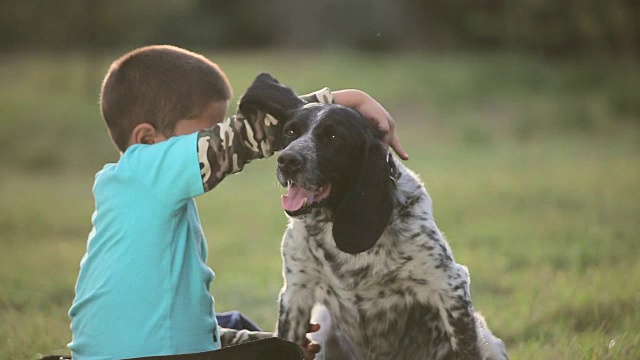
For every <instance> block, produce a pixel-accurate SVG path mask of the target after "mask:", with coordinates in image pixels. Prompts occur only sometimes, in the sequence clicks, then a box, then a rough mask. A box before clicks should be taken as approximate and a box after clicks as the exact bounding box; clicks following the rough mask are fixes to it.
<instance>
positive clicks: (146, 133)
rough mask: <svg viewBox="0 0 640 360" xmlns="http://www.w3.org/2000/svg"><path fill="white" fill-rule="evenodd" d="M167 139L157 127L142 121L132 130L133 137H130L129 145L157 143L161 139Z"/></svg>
mask: <svg viewBox="0 0 640 360" xmlns="http://www.w3.org/2000/svg"><path fill="white" fill-rule="evenodd" d="M164 140H167V138H166V136H164V135H163V134H162V133H160V132H159V131H158V130H156V128H155V127H154V126H153V125H151V124H149V123H142V124H138V125H136V127H134V128H133V130H132V131H131V138H130V139H129V145H133V144H147V145H151V144H155V143H157V142H160V141H164Z"/></svg>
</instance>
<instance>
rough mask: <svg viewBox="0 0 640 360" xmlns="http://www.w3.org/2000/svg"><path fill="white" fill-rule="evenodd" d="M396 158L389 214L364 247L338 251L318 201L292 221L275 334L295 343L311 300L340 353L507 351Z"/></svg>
mask: <svg viewBox="0 0 640 360" xmlns="http://www.w3.org/2000/svg"><path fill="white" fill-rule="evenodd" d="M396 166H397V169H398V175H397V176H398V178H397V180H396V186H397V187H396V189H395V192H394V203H395V206H394V210H393V213H392V215H391V221H390V222H389V226H388V227H387V228H386V229H385V231H384V233H383V234H382V236H381V237H380V239H379V240H378V242H377V243H376V245H374V247H373V248H371V249H370V250H368V251H366V252H363V253H360V254H356V255H351V254H346V253H343V252H341V251H340V250H338V249H337V248H336V245H335V243H334V240H333V236H332V231H331V229H332V222H331V216H330V214H328V212H329V210H327V209H325V208H316V209H313V210H312V212H311V213H310V214H309V215H307V216H306V217H303V218H300V219H298V218H293V219H292V220H291V222H290V224H289V227H288V229H287V231H286V233H285V235H284V239H283V244H282V249H283V257H284V276H285V283H286V284H285V287H284V288H283V290H282V293H281V296H280V317H279V322H278V324H279V325H278V336H280V337H283V338H285V339H289V340H291V341H294V342H300V341H301V340H302V339H303V337H304V336H305V333H306V330H307V326H308V325H307V324H308V323H309V320H310V314H311V310H312V308H313V306H314V305H315V303H316V302H317V303H320V304H323V305H325V306H326V307H327V309H328V311H329V313H330V314H331V317H332V322H333V324H334V326H335V329H334V331H335V332H336V333H338V334H339V335H338V339H339V341H340V342H341V346H342V349H340V351H342V352H346V355H347V358H351V359H408V360H409V359H506V358H507V356H506V351H505V348H504V345H503V344H502V341H500V340H499V339H497V338H496V337H494V336H493V335H492V334H491V332H490V331H489V329H488V328H487V327H486V324H485V323H484V320H483V319H482V318H481V317H480V316H478V315H476V314H475V313H474V311H473V305H472V303H471V298H470V296H469V274H468V271H467V269H466V267H464V266H462V265H459V264H457V263H456V262H455V261H454V258H453V255H452V253H451V249H450V248H449V246H448V244H447V242H446V240H445V239H444V237H443V235H442V234H441V232H440V231H439V230H438V227H437V226H436V224H435V222H434V220H433V214H432V206H431V199H430V198H429V195H428V194H427V192H426V191H425V188H424V186H423V185H422V183H421V182H420V180H419V179H418V178H417V176H416V175H415V174H413V173H412V172H411V171H410V170H408V169H407V168H405V167H404V166H402V164H400V163H398V164H397V165H396ZM325 351H326V353H327V356H328V357H327V359H331V353H330V349H325ZM334 351H336V350H334Z"/></svg>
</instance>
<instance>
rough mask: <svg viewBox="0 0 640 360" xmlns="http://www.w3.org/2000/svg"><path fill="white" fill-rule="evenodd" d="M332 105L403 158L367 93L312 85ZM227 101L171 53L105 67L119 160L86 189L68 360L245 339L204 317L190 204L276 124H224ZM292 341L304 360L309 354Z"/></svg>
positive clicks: (254, 151)
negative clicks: (368, 125) (86, 219)
mask: <svg viewBox="0 0 640 360" xmlns="http://www.w3.org/2000/svg"><path fill="white" fill-rule="evenodd" d="M280 88H283V87H280ZM276 90H277V89H276ZM332 98H333V100H334V101H335V102H336V103H339V104H342V105H345V106H349V107H352V108H354V109H356V110H359V111H361V112H362V113H363V114H364V115H365V116H368V117H370V118H372V120H373V121H375V122H376V123H377V124H378V125H379V127H380V128H381V129H383V130H384V131H385V132H386V134H387V139H388V142H389V143H390V145H391V146H392V147H393V148H394V150H396V152H397V153H398V154H399V155H400V156H401V157H403V158H406V153H404V151H403V150H402V148H401V147H400V144H399V142H398V139H397V137H395V135H394V132H393V128H394V122H393V120H392V119H391V117H390V116H389V114H388V113H387V112H386V111H385V110H384V109H383V108H382V107H381V106H380V105H379V104H378V103H377V102H376V101H375V100H373V99H372V98H371V97H369V96H368V95H366V94H364V93H362V92H359V91H357V90H343V91H339V92H334V93H331V92H329V91H328V89H324V90H321V91H320V92H317V93H314V94H311V95H309V96H307V97H306V100H307V101H331V100H332ZM230 99H231V86H230V85H229V82H228V80H227V79H226V77H225V75H224V73H223V72H222V71H221V70H220V69H219V68H218V67H217V66H216V65H215V64H213V63H212V62H210V61H209V60H207V59H206V58H204V57H203V56H201V55H198V54H195V53H192V52H189V51H186V50H183V49H180V48H176V47H172V46H150V47H144V48H140V49H137V50H134V51H132V52H130V53H128V54H126V55H124V56H122V57H121V58H119V59H118V60H116V61H115V62H114V63H113V64H112V65H111V68H110V69H109V71H108V73H107V75H106V77H105V80H104V82H103V85H102V90H101V94H100V100H101V111H102V116H103V118H104V120H105V122H106V125H107V129H108V131H109V135H110V136H111V139H112V140H113V143H114V144H115V146H116V147H117V148H118V150H119V151H120V153H121V157H120V160H119V161H118V163H116V164H107V165H105V166H104V168H103V169H102V170H101V171H99V172H98V173H97V174H96V179H95V183H94V187H93V192H94V196H95V206H96V209H95V212H94V213H93V216H92V223H93V229H92V231H91V233H90V234H89V238H88V241H87V252H86V254H85V255H84V257H83V258H82V261H81V263H80V273H79V275H78V280H77V284H76V296H75V299H74V301H73V305H72V306H71V309H70V310H69V316H70V317H71V330H72V333H73V339H72V341H71V343H70V344H69V348H70V349H71V351H72V354H73V358H74V359H75V360H84V359H122V358H135V357H144V356H152V355H174V354H186V353H198V352H205V351H210V350H215V349H218V348H220V347H221V346H222V345H228V342H233V341H236V342H237V341H238V339H240V338H242V339H246V336H235V335H236V334H233V333H226V332H225V330H224V329H220V328H219V327H218V324H217V322H216V317H215V311H214V300H213V297H212V296H211V294H210V293H209V288H210V284H211V281H212V280H213V279H214V273H213V271H212V270H211V269H210V268H209V267H208V266H207V264H206V258H207V244H206V241H205V238H204V235H203V232H202V228H201V225H200V220H199V217H198V212H197V209H196V205H195V201H194V197H196V196H198V195H201V194H203V193H205V192H207V191H210V190H211V189H213V188H214V187H215V186H216V185H217V184H218V183H220V181H222V180H223V179H224V178H225V177H226V176H227V175H229V174H232V173H236V172H239V171H241V170H242V168H243V166H244V165H245V164H246V163H248V162H250V161H251V160H254V159H259V158H264V157H268V156H270V155H272V154H273V152H274V151H276V150H278V149H277V148H274V146H272V145H274V144H276V143H278V142H279V136H280V131H281V129H282V125H283V124H282V122H280V124H278V125H275V124H274V123H273V121H272V118H270V117H268V116H267V115H266V114H265V113H264V112H262V111H258V112H257V114H252V115H250V116H248V117H245V116H244V115H243V114H240V113H238V115H237V117H230V118H227V119H226V120H225V119H224V116H225V114H226V111H227V107H228V105H229V100H230ZM313 330H316V328H315V327H314V328H312V329H311V331H313ZM256 336H257V337H265V336H273V334H270V333H261V334H256ZM221 337H222V338H225V339H226V338H230V339H235V340H231V341H227V343H224V342H225V341H222V342H223V344H221V340H222V339H221ZM253 338H255V337H253ZM300 345H301V346H303V349H304V350H305V354H306V355H307V356H313V352H317V351H318V347H317V345H314V344H311V345H309V344H300Z"/></svg>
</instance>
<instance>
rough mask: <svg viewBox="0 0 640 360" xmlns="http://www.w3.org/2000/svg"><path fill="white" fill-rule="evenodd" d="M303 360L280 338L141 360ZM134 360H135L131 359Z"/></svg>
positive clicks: (299, 354)
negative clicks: (202, 351) (196, 352)
mask: <svg viewBox="0 0 640 360" xmlns="http://www.w3.org/2000/svg"><path fill="white" fill-rule="evenodd" d="M143 359H144V360H265V359H279V360H302V359H304V354H303V353H302V349H301V348H300V347H299V346H298V345H296V344H294V343H292V342H288V341H285V340H282V339H278V338H269V339H263V340H256V341H251V342H247V343H244V344H240V345H235V346H230V347H228V348H224V349H220V350H215V351H208V352H204V353H199V354H185V355H169V356H152V357H145V358H139V360H143ZM130 360H133V359H130Z"/></svg>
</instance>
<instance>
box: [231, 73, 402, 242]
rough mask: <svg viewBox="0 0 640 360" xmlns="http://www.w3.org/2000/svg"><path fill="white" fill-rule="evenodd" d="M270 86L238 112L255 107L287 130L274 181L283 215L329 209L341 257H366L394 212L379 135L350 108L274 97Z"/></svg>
mask: <svg viewBox="0 0 640 360" xmlns="http://www.w3.org/2000/svg"><path fill="white" fill-rule="evenodd" d="M274 81H275V79H273V78H271V77H266V76H264V75H260V76H259V77H258V78H257V79H256V81H255V82H254V84H253V85H252V87H251V88H250V89H249V90H248V91H247V93H246V94H245V96H244V97H243V99H242V100H241V103H240V109H241V111H243V107H248V106H249V105H251V106H255V107H257V108H259V109H261V110H263V111H266V112H270V113H271V114H272V115H274V116H275V117H276V118H278V119H279V120H284V121H285V123H286V124H285V125H284V127H283V129H282V132H283V139H284V143H283V144H282V147H283V148H284V150H282V152H281V153H280V156H279V157H278V169H277V177H278V181H279V182H280V184H281V185H282V186H283V187H286V188H287V194H286V195H283V196H282V206H283V208H284V209H285V211H286V212H287V214H288V215H289V216H291V217H294V218H295V217H299V216H303V215H305V214H307V213H309V212H311V211H312V210H313V209H314V208H318V207H324V208H327V209H329V210H330V213H331V214H332V216H333V237H334V239H335V242H336V245H337V247H338V248H339V249H340V250H342V251H343V252H346V253H350V254H357V253H360V252H363V251H367V250H369V249H371V248H372V247H373V246H374V245H375V243H376V241H377V240H378V238H379V237H380V235H381V234H382V232H383V231H384V229H385V228H386V226H387V224H388V222H389V218H390V216H391V212H392V209H393V201H392V197H391V186H392V184H393V180H392V179H391V172H392V166H390V163H389V160H388V158H387V151H386V149H385V147H384V145H383V144H382V143H381V141H380V138H381V135H382V134H381V133H380V132H379V131H378V130H377V129H376V128H375V127H374V126H373V125H371V124H370V123H369V121H367V120H366V119H365V118H364V117H363V116H362V115H361V114H360V113H358V112H356V111H354V110H351V109H349V108H346V107H343V106H340V105H326V104H315V103H311V104H307V103H305V102H304V101H301V100H300V99H299V98H298V97H297V96H296V95H295V93H293V91H290V90H289V91H283V90H282V89H279V90H278V91H277V95H276V94H275V93H274V92H273V91H271V90H269V89H270V86H266V84H267V83H269V82H274ZM276 84H277V82H276ZM272 85H273V84H272ZM278 86H280V87H283V86H282V85H280V84H278ZM283 88H286V87H283ZM286 89H288V88H286ZM270 109H271V110H270ZM249 111H250V109H249ZM391 165H392V164H391Z"/></svg>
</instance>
